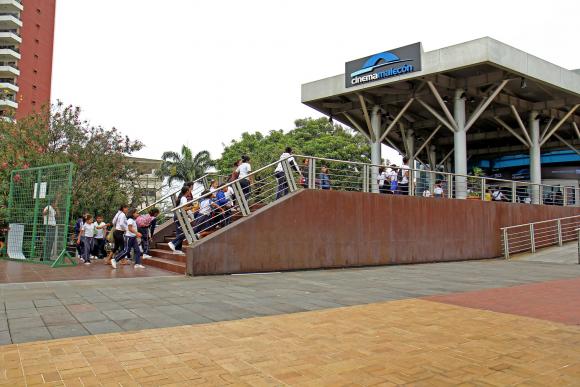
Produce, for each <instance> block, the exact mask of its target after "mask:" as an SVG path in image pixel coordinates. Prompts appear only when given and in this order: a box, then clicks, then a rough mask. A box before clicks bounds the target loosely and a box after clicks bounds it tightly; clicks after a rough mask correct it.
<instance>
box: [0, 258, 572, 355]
mask: <svg viewBox="0 0 580 387" xmlns="http://www.w3.org/2000/svg"><path fill="white" fill-rule="evenodd" d="M575 277H580V265H559V264H549V263H537V262H514V261H503V260H497V261H479V262H454V263H439V264H423V265H409V266H390V267H375V268H362V269H346V270H325V271H324V270H323V271H303V272H289V273H274V274H256V275H234V276H214V277H198V278H186V277H181V276H171V277H157V278H124V279H111V280H84V281H63V282H37V283H20V284H4V285H0V345H2V344H10V343H24V342H30V341H38V340H48V339H57V338H64V337H75V336H86V335H95V334H102V333H111V332H123V331H134V330H141V329H148V328H164V327H173V326H180V325H186V324H204V323H209V322H215V321H225V320H238V319H245V318H250V317H258V316H270V315H280V314H285V313H295V312H303V311H311V310H319V309H326V308H336V307H343V306H352V305H359V304H368V303H374V302H380V301H389V300H399V299H406V298H415V297H424V296H429V295H436V294H450V293H455V292H464V291H470V290H480V289H489V288H497V287H506V286H514V285H519V284H525V283H533V282H540V281H547V280H553V279H565V278H575Z"/></svg>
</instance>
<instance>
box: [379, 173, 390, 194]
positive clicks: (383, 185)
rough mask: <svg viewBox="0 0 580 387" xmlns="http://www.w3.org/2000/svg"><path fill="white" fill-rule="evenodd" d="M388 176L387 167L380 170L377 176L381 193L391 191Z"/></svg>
mask: <svg viewBox="0 0 580 387" xmlns="http://www.w3.org/2000/svg"><path fill="white" fill-rule="evenodd" d="M388 179H389V177H388V175H387V172H386V170H385V167H380V168H379V174H378V176H377V184H378V185H379V192H380V193H382V194H386V193H387V192H388V191H389V183H388Z"/></svg>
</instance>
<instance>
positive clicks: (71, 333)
mask: <svg viewBox="0 0 580 387" xmlns="http://www.w3.org/2000/svg"><path fill="white" fill-rule="evenodd" d="M47 328H48V331H49V332H50V334H51V335H52V337H53V338H54V339H62V338H65V337H77V336H88V335H89V334H90V333H89V331H87V330H86V329H85V327H84V326H82V325H81V324H79V323H73V324H65V325H62V324H61V325H52V326H49V327H47Z"/></svg>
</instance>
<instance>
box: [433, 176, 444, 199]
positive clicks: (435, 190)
mask: <svg viewBox="0 0 580 387" xmlns="http://www.w3.org/2000/svg"><path fill="white" fill-rule="evenodd" d="M433 196H435V197H436V198H442V197H443V188H441V182H440V181H439V180H437V181H436V182H435V188H433Z"/></svg>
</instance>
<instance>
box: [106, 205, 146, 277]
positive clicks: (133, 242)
mask: <svg viewBox="0 0 580 387" xmlns="http://www.w3.org/2000/svg"><path fill="white" fill-rule="evenodd" d="M128 215H129V218H128V219H127V231H125V236H124V242H125V243H124V245H125V247H124V248H123V250H122V251H121V252H119V253H117V255H115V258H113V260H112V261H111V266H113V269H116V268H117V262H119V261H120V260H121V259H123V258H125V257H128V256H129V253H130V252H131V250H133V254H135V265H134V266H133V267H134V268H135V269H144V268H145V266H143V265H142V264H141V250H140V249H139V242H137V238H141V233H139V231H137V222H135V219H136V218H137V217H138V216H139V212H138V211H137V210H136V209H131V210H130V211H129V212H128Z"/></svg>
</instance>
